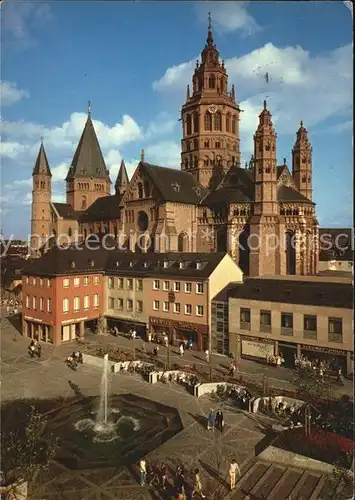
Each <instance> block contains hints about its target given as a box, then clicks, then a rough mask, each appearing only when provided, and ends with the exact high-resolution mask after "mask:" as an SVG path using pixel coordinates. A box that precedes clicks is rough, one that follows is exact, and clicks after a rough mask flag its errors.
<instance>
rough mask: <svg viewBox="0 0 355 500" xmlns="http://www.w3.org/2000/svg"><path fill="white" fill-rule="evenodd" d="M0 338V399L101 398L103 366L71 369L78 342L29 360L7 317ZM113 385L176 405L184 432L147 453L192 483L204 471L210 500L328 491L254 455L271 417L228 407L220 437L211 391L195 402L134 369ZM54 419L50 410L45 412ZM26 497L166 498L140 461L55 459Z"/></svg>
mask: <svg viewBox="0 0 355 500" xmlns="http://www.w3.org/2000/svg"><path fill="white" fill-rule="evenodd" d="M104 339H105V338H100V337H97V338H96V342H106V341H107V340H104ZM1 343H2V352H1V374H2V377H1V380H2V401H3V402H5V401H11V400H16V399H35V400H44V399H48V400H52V401H54V400H55V399H56V398H62V400H61V403H60V405H61V406H62V407H65V406H66V405H68V404H73V403H75V402H80V400H81V399H83V398H89V397H95V396H98V394H99V387H100V380H101V375H102V373H101V370H100V369H97V368H94V367H92V366H88V365H80V366H79V368H78V371H77V372H74V371H72V370H70V369H69V368H68V367H67V366H66V364H65V363H64V360H65V359H66V357H67V356H68V355H69V354H70V353H71V352H72V351H73V349H74V346H76V344H75V343H71V344H66V345H63V346H58V347H54V346H50V345H43V347H42V358H41V359H31V358H29V356H28V354H27V347H28V339H24V338H22V337H21V336H19V335H15V332H14V329H13V327H12V326H11V325H10V324H9V323H8V321H7V320H3V324H2V338H1ZM202 362H203V361H202V360H201V363H202ZM69 381H70V383H69ZM110 386H111V389H110V390H111V393H112V394H115V395H127V394H129V395H134V396H136V397H139V398H146V399H149V400H150V401H152V402H153V403H154V402H156V403H159V404H161V405H166V406H167V407H170V408H174V409H177V411H178V413H179V416H180V419H181V424H182V430H181V431H180V432H178V433H177V434H175V435H174V436H173V437H171V438H170V439H168V440H167V441H165V442H164V443H163V444H160V445H159V446H158V447H156V448H155V449H154V450H153V451H151V452H150V453H149V454H148V455H147V456H146V458H147V460H148V462H149V463H152V464H156V463H157V462H160V461H164V462H165V463H166V464H167V465H168V468H169V471H170V477H171V476H172V475H173V473H174V471H175V469H176V466H177V465H183V466H184V468H185V470H186V477H187V479H188V482H189V483H191V479H192V473H193V470H194V469H195V468H196V467H198V468H200V471H201V478H202V484H203V487H204V490H205V494H206V495H207V498H210V499H215V500H217V499H222V498H225V499H226V500H227V499H232V500H242V499H247V498H254V499H261V498H268V499H270V500H272V499H274V498H275V499H276V498H277V499H278V500H282V499H287V498H292V499H298V498H303V500H310V499H316V498H322V497H321V496H317V495H320V492H321V490H323V491H325V489H326V485H327V478H326V477H322V476H321V474H317V473H314V472H309V471H305V470H302V469H292V468H289V467H282V466H279V465H275V464H271V463H267V462H262V461H260V460H258V459H257V457H256V447H257V445H259V446H260V442H261V441H262V440H266V439H267V437H266V436H267V435H268V432H269V430H270V428H271V425H272V423H273V421H272V420H271V419H269V418H267V417H264V416H259V415H258V416H255V415H252V414H250V413H247V412H244V411H242V410H238V409H236V408H232V407H229V406H228V405H227V404H225V405H224V407H223V412H224V417H225V422H226V426H225V431H224V433H223V434H221V433H219V432H217V431H216V432H211V431H207V429H206V425H205V416H206V415H207V414H208V411H209V409H210V408H211V407H214V408H216V402H215V401H213V399H211V398H210V396H203V397H201V398H199V399H197V398H195V397H194V396H192V395H191V394H189V393H188V392H187V391H186V390H185V389H184V388H183V387H181V386H179V385H177V384H174V383H169V384H163V383H157V384H154V385H151V384H148V383H147V382H146V381H144V380H143V378H142V377H141V376H140V375H139V374H135V373H133V374H129V373H125V374H115V375H114V374H113V375H112V376H111V381H110ZM73 388H74V389H73ZM75 388H76V389H75ZM50 418H51V413H49V414H48V419H50ZM232 458H236V460H237V462H238V463H239V465H240V468H241V471H242V477H241V479H240V481H239V482H238V485H237V488H236V490H234V491H233V492H229V490H228V483H227V471H228V465H229V462H230V460H231V459H232ZM247 494H249V495H251V496H250V497H248V496H247ZM314 495H316V496H314ZM29 498H30V500H54V499H58V500H59V499H63V500H67V499H68V500H71V499H72V500H74V499H75V500H99V499H100V500H101V499H112V500H118V499H120V500H121V499H122V500H130V499H136V500H140V499H147V500H148V499H154V498H164V497H161V496H159V495H157V493H155V492H154V491H152V490H150V489H149V488H148V487H141V486H140V485H139V481H138V469H137V467H136V465H133V466H132V467H118V466H117V467H112V466H111V467H100V468H93V469H80V470H73V469H71V468H70V467H69V468H68V467H66V466H65V465H63V464H60V463H58V462H54V463H53V464H52V465H51V467H50V469H49V471H48V472H46V473H43V474H41V475H39V476H38V477H37V478H35V481H34V483H33V484H32V485H31V490H30V497H29ZM169 498H170V497H169ZM188 498H189V497H188ZM196 498H198V497H196ZM323 498H325V497H323Z"/></svg>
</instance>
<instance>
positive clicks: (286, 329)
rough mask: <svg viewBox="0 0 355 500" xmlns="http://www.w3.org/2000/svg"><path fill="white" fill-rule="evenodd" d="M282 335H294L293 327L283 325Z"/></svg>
mask: <svg viewBox="0 0 355 500" xmlns="http://www.w3.org/2000/svg"><path fill="white" fill-rule="evenodd" d="M281 335H283V336H284V337H292V335H293V328H292V327H289V326H282V327H281Z"/></svg>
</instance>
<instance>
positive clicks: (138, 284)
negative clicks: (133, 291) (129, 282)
mask: <svg viewBox="0 0 355 500" xmlns="http://www.w3.org/2000/svg"><path fill="white" fill-rule="evenodd" d="M136 283H137V292H142V291H143V280H141V279H138V280H137V281H136Z"/></svg>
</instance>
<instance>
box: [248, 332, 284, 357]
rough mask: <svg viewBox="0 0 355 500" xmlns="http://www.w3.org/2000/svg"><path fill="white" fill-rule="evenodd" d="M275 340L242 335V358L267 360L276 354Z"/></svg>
mask: <svg viewBox="0 0 355 500" xmlns="http://www.w3.org/2000/svg"><path fill="white" fill-rule="evenodd" d="M275 351H276V350H275V342H274V341H273V340H270V339H263V338H260V337H249V336H247V335H242V336H241V351H240V355H241V357H242V358H246V359H254V360H262V361H266V359H267V358H270V357H273V356H275V354H277V353H276V352H275Z"/></svg>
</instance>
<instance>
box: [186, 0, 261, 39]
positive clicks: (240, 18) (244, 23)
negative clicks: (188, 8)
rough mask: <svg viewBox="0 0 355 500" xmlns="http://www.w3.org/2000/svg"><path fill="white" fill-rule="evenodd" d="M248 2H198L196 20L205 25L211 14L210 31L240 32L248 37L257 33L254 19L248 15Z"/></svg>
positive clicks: (258, 27)
mask: <svg viewBox="0 0 355 500" xmlns="http://www.w3.org/2000/svg"><path fill="white" fill-rule="evenodd" d="M248 4H249V2H198V3H196V4H195V8H196V13H197V17H198V19H199V20H200V21H201V22H203V23H205V24H206V27H207V19H208V13H209V12H211V17H212V30H213V32H214V31H217V32H225V33H228V32H233V31H237V30H242V31H243V32H245V33H246V34H248V35H251V34H252V33H255V32H256V31H259V30H260V29H261V28H260V26H258V24H257V22H256V21H255V19H254V18H253V17H252V16H251V15H250V14H249V13H248V10H247V8H248Z"/></svg>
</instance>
